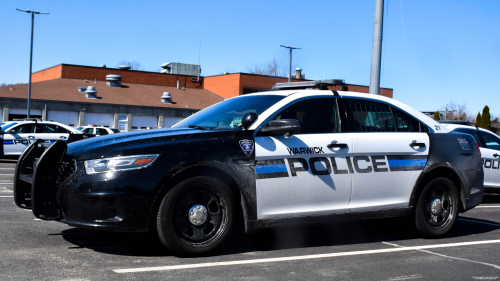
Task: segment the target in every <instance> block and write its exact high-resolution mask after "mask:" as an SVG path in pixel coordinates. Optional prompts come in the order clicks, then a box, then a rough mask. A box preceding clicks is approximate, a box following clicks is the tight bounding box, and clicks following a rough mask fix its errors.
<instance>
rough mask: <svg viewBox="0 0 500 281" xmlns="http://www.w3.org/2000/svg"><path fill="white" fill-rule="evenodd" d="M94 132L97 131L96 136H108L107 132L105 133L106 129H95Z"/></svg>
mask: <svg viewBox="0 0 500 281" xmlns="http://www.w3.org/2000/svg"><path fill="white" fill-rule="evenodd" d="M96 130H97V135H100V136H103V135H107V134H108V131H106V129H99V128H96Z"/></svg>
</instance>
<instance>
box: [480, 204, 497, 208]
mask: <svg viewBox="0 0 500 281" xmlns="http://www.w3.org/2000/svg"><path fill="white" fill-rule="evenodd" d="M475 208H500V206H498V205H495V206H485V205H479V206H476V207H475Z"/></svg>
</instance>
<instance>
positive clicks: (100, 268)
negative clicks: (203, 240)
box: [0, 160, 500, 280]
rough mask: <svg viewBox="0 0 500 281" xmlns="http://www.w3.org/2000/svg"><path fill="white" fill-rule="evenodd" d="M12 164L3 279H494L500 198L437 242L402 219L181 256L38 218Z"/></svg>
mask: <svg viewBox="0 0 500 281" xmlns="http://www.w3.org/2000/svg"><path fill="white" fill-rule="evenodd" d="M14 167H15V161H9V160H6V161H1V162H0V225H1V226H0V256H1V259H0V280H31V279H36V280H117V279H119V280H166V279H173V280H201V279H202V280H221V279H226V280H322V279H325V280H326V279H328V280H331V279H339V280H413V279H420V280H429V279H434V280H497V279H500V217H499V215H498V214H500V196H499V195H487V196H485V200H484V201H483V204H481V205H480V206H479V207H477V208H475V209H474V210H472V211H469V212H467V213H465V214H461V215H460V217H459V220H458V222H457V223H456V225H455V227H454V229H453V230H452V231H451V232H450V233H449V234H448V235H447V236H446V237H444V238H441V239H423V238H420V237H419V236H418V235H417V234H416V233H414V232H413V231H411V230H410V229H408V228H407V227H405V224H404V223H403V222H401V221H393V220H372V221H366V222H361V223H359V222H358V223H342V224H334V225H314V226H303V227H287V228H277V229H271V230H266V231H263V232H260V233H256V234H252V235H244V234H243V233H236V234H235V235H234V238H233V239H232V241H231V242H230V243H229V244H228V245H226V246H225V248H224V249H223V250H222V252H221V253H219V254H217V255H216V256H209V257H198V258H179V257H176V256H172V254H171V253H169V252H168V251H167V250H164V249H163V248H162V246H161V245H160V244H159V242H158V241H157V240H156V239H154V238H152V237H150V236H149V235H147V234H131V233H107V232H96V231H89V230H84V229H78V228H73V227H70V226H67V225H65V224H61V223H58V222H53V221H41V220H38V219H36V218H35V217H34V216H33V214H32V213H31V211H27V210H23V209H20V208H17V207H16V206H15V204H14V203H13V191H12V189H13V184H12V182H13V177H14V176H13V173H14Z"/></svg>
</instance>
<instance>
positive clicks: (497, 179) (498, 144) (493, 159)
mask: <svg viewBox="0 0 500 281" xmlns="http://www.w3.org/2000/svg"><path fill="white" fill-rule="evenodd" d="M439 123H441V124H443V126H445V127H446V128H447V129H449V130H451V131H453V132H457V133H465V134H469V135H472V136H473V137H474V139H475V140H476V143H478V145H479V150H480V151H481V161H482V163H483V169H484V192H485V193H500V138H499V137H498V135H496V134H494V133H492V132H491V131H488V130H486V129H483V128H479V127H473V126H471V125H472V123H471V122H470V121H469V120H448V121H446V120H443V121H439Z"/></svg>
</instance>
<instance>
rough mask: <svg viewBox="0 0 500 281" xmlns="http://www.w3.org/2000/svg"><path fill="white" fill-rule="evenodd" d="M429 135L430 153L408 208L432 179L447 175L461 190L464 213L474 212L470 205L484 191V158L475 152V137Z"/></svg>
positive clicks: (456, 134) (453, 134) (451, 134)
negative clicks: (472, 197) (473, 198)
mask: <svg viewBox="0 0 500 281" xmlns="http://www.w3.org/2000/svg"><path fill="white" fill-rule="evenodd" d="M428 135H429V141H430V149H429V156H428V158H427V164H426V166H425V167H424V170H423V171H422V173H421V174H420V175H419V177H418V179H417V181H416V182H415V184H414V186H413V190H412V193H411V195H410V200H409V204H408V206H409V207H410V209H412V208H413V206H414V203H415V200H416V196H417V194H418V192H419V191H420V188H422V187H423V186H422V184H423V183H424V182H425V180H426V179H427V178H428V177H429V176H432V175H436V174H444V175H447V176H449V177H452V180H453V181H454V182H455V183H456V184H457V187H459V188H460V200H461V203H462V208H463V209H462V210H461V211H462V212H464V211H466V210H468V209H470V208H472V207H473V206H470V204H467V203H468V201H469V199H471V194H475V193H477V191H481V193H482V191H484V187H483V181H484V173H483V169H482V165H481V157H480V156H479V154H478V152H477V150H476V148H475V145H474V139H473V137H472V136H470V135H467V134H462V133H446V134H435V133H428ZM464 140H465V143H468V144H469V145H468V146H467V145H464ZM453 177H455V178H453ZM457 181H458V182H457ZM476 190H477V191H476ZM475 200H476V201H477V199H475ZM481 200H482V196H481Z"/></svg>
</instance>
